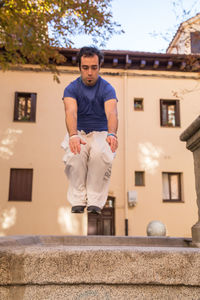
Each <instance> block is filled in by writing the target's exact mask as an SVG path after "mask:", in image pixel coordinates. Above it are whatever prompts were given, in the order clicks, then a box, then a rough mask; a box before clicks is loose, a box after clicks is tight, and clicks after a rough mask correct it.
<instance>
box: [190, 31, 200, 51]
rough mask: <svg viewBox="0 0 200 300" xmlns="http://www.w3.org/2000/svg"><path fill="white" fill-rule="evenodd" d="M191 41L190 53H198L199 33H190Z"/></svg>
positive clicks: (199, 44) (199, 45)
mask: <svg viewBox="0 0 200 300" xmlns="http://www.w3.org/2000/svg"><path fill="white" fill-rule="evenodd" d="M190 40H191V53H200V32H199V31H196V32H191V33H190Z"/></svg>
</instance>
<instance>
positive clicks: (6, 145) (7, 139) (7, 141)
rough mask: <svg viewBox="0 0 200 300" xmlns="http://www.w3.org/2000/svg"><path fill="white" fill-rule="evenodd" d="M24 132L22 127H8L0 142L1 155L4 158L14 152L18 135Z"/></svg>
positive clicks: (7, 157)
mask: <svg viewBox="0 0 200 300" xmlns="http://www.w3.org/2000/svg"><path fill="white" fill-rule="evenodd" d="M20 134H22V130H21V129H11V128H8V129H7V130H6V131H5V132H4V133H3V138H2V140H1V143H0V157H1V158H3V159H9V158H10V157H11V156H12V155H13V154H14V152H13V150H14V147H15V144H16V143H17V140H18V136H19V135H20Z"/></svg>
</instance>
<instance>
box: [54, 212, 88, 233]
mask: <svg viewBox="0 0 200 300" xmlns="http://www.w3.org/2000/svg"><path fill="white" fill-rule="evenodd" d="M57 220H58V224H59V225H60V230H61V232H62V233H63V234H69V235H77V234H81V235H87V213H84V214H72V213H71V207H60V208H59V209H58V218H57Z"/></svg>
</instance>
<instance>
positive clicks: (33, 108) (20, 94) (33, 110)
mask: <svg viewBox="0 0 200 300" xmlns="http://www.w3.org/2000/svg"><path fill="white" fill-rule="evenodd" d="M19 97H25V98H27V97H30V98H31V113H30V119H27V120H26V119H24V120H18V117H19V114H18V113H19ZM36 102H37V94H36V93H29V92H15V103H14V116H13V121H14V122H28V123H30V122H36Z"/></svg>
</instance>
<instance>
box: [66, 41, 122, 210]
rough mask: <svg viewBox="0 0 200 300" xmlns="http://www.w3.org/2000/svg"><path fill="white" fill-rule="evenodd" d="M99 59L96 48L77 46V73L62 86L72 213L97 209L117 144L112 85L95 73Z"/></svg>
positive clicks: (101, 204) (103, 197)
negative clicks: (67, 83) (70, 80)
mask: <svg viewBox="0 0 200 300" xmlns="http://www.w3.org/2000/svg"><path fill="white" fill-rule="evenodd" d="M102 59H103V55H102V53H101V52H100V51H99V50H98V49H97V48H95V47H83V48H81V49H80V52H79V54H78V62H79V69H80V75H81V76H80V77H78V78H77V79H76V80H74V81H73V82H71V83H70V84H69V85H68V86H67V87H66V88H65V90H64V96H63V100H64V107H65V119H66V126H67V131H68V134H67V137H66V139H65V150H66V154H65V157H64V160H65V163H66V169H65V172H66V174H67V177H68V180H69V187H68V194H67V196H68V201H69V202H70V203H71V205H72V213H83V212H84V209H85V207H86V206H87V211H88V213H90V212H92V213H95V214H100V213H101V209H102V208H103V207H104V205H105V203H106V200H107V196H108V187H109V180H110V175H111V167H112V161H113V158H114V156H115V151H116V149H117V147H118V141H117V135H116V134H117V127H118V117H117V97H116V93H115V90H114V88H113V87H112V86H111V85H110V84H109V83H108V82H107V81H106V80H104V79H103V78H102V77H101V76H99V70H100V64H101V60H102Z"/></svg>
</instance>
